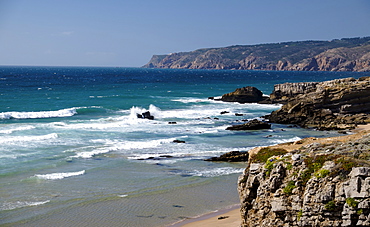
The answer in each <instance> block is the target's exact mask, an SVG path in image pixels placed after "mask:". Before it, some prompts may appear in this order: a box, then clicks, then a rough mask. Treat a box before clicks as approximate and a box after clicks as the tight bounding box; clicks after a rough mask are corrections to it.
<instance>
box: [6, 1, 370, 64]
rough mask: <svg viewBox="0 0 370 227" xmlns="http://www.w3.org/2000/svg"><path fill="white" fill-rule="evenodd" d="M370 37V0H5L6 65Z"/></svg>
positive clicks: (132, 60) (132, 58) (138, 58)
mask: <svg viewBox="0 0 370 227" xmlns="http://www.w3.org/2000/svg"><path fill="white" fill-rule="evenodd" d="M365 36H370V0H130V1H128V0H0V65H27V66H109V67H141V66H143V65H144V64H146V63H147V62H148V61H149V60H150V58H151V56H152V55H154V54H170V53H174V52H186V51H192V50H196V49H201V48H211V47H225V46H231V45H253V44H262V43H276V42H286V41H304V40H332V39H340V38H352V37H365Z"/></svg>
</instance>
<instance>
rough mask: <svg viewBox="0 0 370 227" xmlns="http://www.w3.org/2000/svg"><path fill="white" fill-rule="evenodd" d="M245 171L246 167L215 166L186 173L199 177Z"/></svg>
mask: <svg viewBox="0 0 370 227" xmlns="http://www.w3.org/2000/svg"><path fill="white" fill-rule="evenodd" d="M243 171H244V168H232V167H220V168H214V169H204V170H194V171H189V172H187V173H186V175H191V176H197V177H218V176H226V175H230V174H234V173H242V172H243ZM182 174H183V173H182Z"/></svg>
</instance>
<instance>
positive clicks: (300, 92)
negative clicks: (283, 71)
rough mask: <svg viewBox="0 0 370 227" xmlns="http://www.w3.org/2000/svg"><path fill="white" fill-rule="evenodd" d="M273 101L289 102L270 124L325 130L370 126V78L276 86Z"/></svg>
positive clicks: (275, 112)
mask: <svg viewBox="0 0 370 227" xmlns="http://www.w3.org/2000/svg"><path fill="white" fill-rule="evenodd" d="M270 100H271V102H275V103H285V104H284V105H283V106H282V107H281V109H279V110H277V111H274V112H272V113H271V114H270V115H269V116H266V117H267V118H268V119H269V120H270V122H274V123H283V124H284V123H285V124H297V125H299V126H302V127H306V128H309V127H313V128H318V129H321V130H338V129H352V128H355V127H356V126H357V125H358V124H367V123H370V115H369V114H370V77H362V78H359V79H354V78H346V79H337V80H331V81H325V82H307V83H285V84H278V85H275V87H274V91H273V93H272V94H271V95H270Z"/></svg>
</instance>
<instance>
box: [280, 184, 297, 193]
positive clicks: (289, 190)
mask: <svg viewBox="0 0 370 227" xmlns="http://www.w3.org/2000/svg"><path fill="white" fill-rule="evenodd" d="M295 187H296V186H295V182H294V181H289V182H288V184H287V185H286V186H285V188H284V189H283V192H284V193H285V194H286V195H291V194H292V191H293V189H294V188H295Z"/></svg>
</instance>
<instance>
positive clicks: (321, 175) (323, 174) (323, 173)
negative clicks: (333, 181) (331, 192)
mask: <svg viewBox="0 0 370 227" xmlns="http://www.w3.org/2000/svg"><path fill="white" fill-rule="evenodd" d="M329 173H330V171H329V170H327V169H320V170H319V171H317V172H316V173H315V177H317V178H324V177H326V176H327V175H329Z"/></svg>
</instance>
